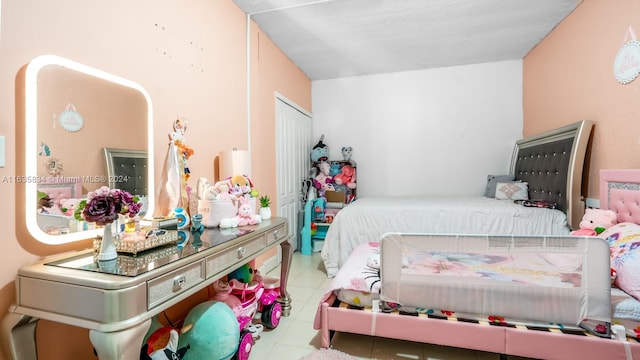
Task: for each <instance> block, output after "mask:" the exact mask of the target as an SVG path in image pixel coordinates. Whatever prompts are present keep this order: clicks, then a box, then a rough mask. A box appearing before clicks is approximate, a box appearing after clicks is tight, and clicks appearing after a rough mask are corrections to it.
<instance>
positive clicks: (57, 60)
mask: <svg viewBox="0 0 640 360" xmlns="http://www.w3.org/2000/svg"><path fill="white" fill-rule="evenodd" d="M51 65H57V66H61V67H65V68H68V69H70V70H74V71H77V72H80V73H84V74H86V75H89V76H93V77H97V78H99V79H104V80H105V81H110V82H112V83H115V84H119V85H122V86H125V87H128V88H131V89H134V90H137V91H139V92H140V93H141V94H142V95H143V96H144V98H145V99H146V101H147V154H148V156H149V161H148V164H147V170H148V173H147V182H148V185H147V186H148V193H149V194H148V196H147V201H148V208H147V209H148V210H147V216H149V215H150V214H153V208H154V195H155V192H154V187H153V183H154V181H153V180H154V161H153V107H152V104H151V97H150V96H149V94H148V93H147V91H146V90H145V89H144V88H143V87H142V86H140V85H139V84H137V83H135V82H133V81H130V80H127V79H124V78H121V77H119V76H116V75H113V74H109V73H107V72H104V71H102V70H98V69H94V68H92V67H89V66H86V65H83V64H80V63H77V62H75V61H72V60H69V59H65V58H62V57H59V56H56V55H42V56H39V57H36V58H35V59H33V60H32V61H31V62H29V63H28V64H27V66H26V72H25V101H24V106H25V108H24V112H25V127H26V129H27V131H25V137H24V141H25V184H24V185H25V202H26V203H25V205H24V208H25V213H24V215H25V222H26V225H27V230H28V231H29V233H30V234H31V236H33V237H34V238H35V239H36V240H38V241H39V242H41V243H44V244H48V245H60V244H66V243H70V242H75V241H82V240H87V239H91V238H94V237H96V236H97V235H102V231H103V230H102V229H93V230H88V231H79V232H73V233H68V234H61V235H51V234H47V233H46V232H45V231H43V230H42V229H40V226H39V225H38V219H37V216H36V215H37V198H38V181H35V180H34V181H29V179H38V171H37V167H38V132H37V129H38V74H39V72H40V71H41V70H42V69H43V68H45V67H47V66H51ZM30 129H34V130H30Z"/></svg>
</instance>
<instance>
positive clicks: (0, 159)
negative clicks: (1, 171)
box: [0, 135, 6, 168]
mask: <svg viewBox="0 0 640 360" xmlns="http://www.w3.org/2000/svg"><path fill="white" fill-rule="evenodd" d="M5 153H6V151H5V148H4V135H0V168H3V167H4V154H5Z"/></svg>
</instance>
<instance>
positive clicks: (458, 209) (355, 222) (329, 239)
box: [321, 196, 570, 277]
mask: <svg viewBox="0 0 640 360" xmlns="http://www.w3.org/2000/svg"><path fill="white" fill-rule="evenodd" d="M569 231H570V230H569V227H568V225H567V217H566V215H565V214H564V213H563V212H562V211H560V210H555V209H545V208H533V207H525V206H522V205H519V204H515V203H513V202H512V201H510V200H496V199H491V198H486V197H419V196H411V197H376V198H360V199H358V200H357V201H355V202H354V203H352V204H350V205H349V206H347V207H345V208H344V209H342V210H341V211H340V212H339V213H338V214H337V215H336V217H335V218H334V220H333V223H332V224H331V227H329V229H328V231H327V234H326V236H325V239H324V244H323V247H322V252H321V256H322V260H323V262H324V265H325V269H326V271H327V275H328V276H329V277H334V276H335V275H336V274H337V272H338V270H339V269H340V267H342V265H343V264H344V263H345V262H346V260H347V258H348V257H349V254H351V251H352V250H353V249H354V248H355V247H356V246H358V245H359V244H363V243H366V242H370V241H379V240H380V238H381V237H382V235H383V234H385V233H387V232H402V233H425V232H429V233H451V234H509V235H512V234H522V235H568V234H569Z"/></svg>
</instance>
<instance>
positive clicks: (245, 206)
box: [236, 197, 262, 226]
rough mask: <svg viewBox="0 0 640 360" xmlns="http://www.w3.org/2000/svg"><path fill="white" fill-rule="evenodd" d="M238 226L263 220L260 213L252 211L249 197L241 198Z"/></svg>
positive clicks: (258, 222) (237, 216)
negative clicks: (256, 213)
mask: <svg viewBox="0 0 640 360" xmlns="http://www.w3.org/2000/svg"><path fill="white" fill-rule="evenodd" d="M236 218H237V219H238V226H244V225H255V224H260V223H261V222H262V218H261V217H260V215H255V214H252V213H251V205H250V204H249V198H247V197H243V198H241V199H240V206H238V215H236Z"/></svg>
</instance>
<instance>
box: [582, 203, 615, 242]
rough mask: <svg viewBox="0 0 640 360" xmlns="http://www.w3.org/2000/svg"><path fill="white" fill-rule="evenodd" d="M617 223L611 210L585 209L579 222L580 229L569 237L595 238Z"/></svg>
mask: <svg viewBox="0 0 640 360" xmlns="http://www.w3.org/2000/svg"><path fill="white" fill-rule="evenodd" d="M617 223H618V220H617V218H616V213H615V212H614V211H613V210H604V209H587V210H586V211H585V212H584V216H583V217H582V221H580V229H578V230H574V231H572V232H571V235H576V236H596V235H598V234H600V233H601V232H603V231H604V230H606V229H607V228H609V227H611V226H613V225H615V224H617Z"/></svg>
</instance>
